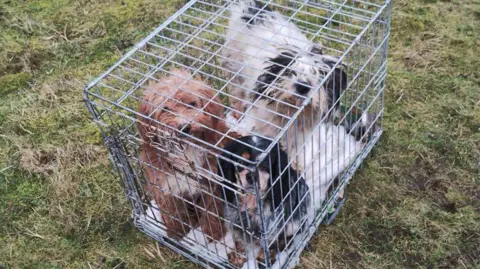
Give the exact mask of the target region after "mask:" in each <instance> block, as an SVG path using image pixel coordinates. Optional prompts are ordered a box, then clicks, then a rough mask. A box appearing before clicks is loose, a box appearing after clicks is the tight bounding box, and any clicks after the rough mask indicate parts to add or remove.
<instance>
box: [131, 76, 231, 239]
mask: <svg viewBox="0 0 480 269" xmlns="http://www.w3.org/2000/svg"><path fill="white" fill-rule="evenodd" d="M173 73H174V75H173V76H169V77H166V78H164V79H162V81H161V82H159V83H157V84H154V85H152V86H151V87H150V88H149V90H147V91H146V92H145V96H144V102H143V103H142V104H141V105H140V107H139V113H140V114H141V115H144V116H146V117H150V118H151V119H153V120H156V121H158V122H160V123H163V124H164V125H166V126H168V127H165V126H162V125H161V124H158V123H156V122H155V121H153V120H151V119H145V118H143V117H139V124H138V129H139V133H140V137H141V138H142V140H143V142H144V143H143V144H142V147H141V150H140V156H139V159H140V161H141V163H142V165H143V167H144V170H145V174H146V178H147V180H148V182H145V183H146V184H144V185H145V186H144V188H145V192H146V194H147V196H150V197H151V198H153V199H155V201H156V203H157V205H158V206H159V210H160V212H161V214H162V218H163V222H164V224H165V226H166V227H167V232H168V235H169V236H173V237H182V236H184V235H185V234H186V233H188V232H189V230H190V228H191V227H198V226H201V227H202V230H203V231H204V232H205V233H206V235H207V236H210V237H212V238H214V239H216V240H218V239H220V238H221V237H222V236H223V234H222V232H221V231H224V230H225V229H224V228H222V226H223V222H222V221H221V220H220V218H219V215H220V216H221V215H223V206H222V202H221V200H220V199H218V198H216V197H221V195H220V193H219V192H220V191H221V190H220V186H217V185H216V184H214V183H213V182H211V181H210V180H208V176H207V175H205V174H204V173H203V171H199V169H196V168H195V166H194V165H192V163H193V161H192V160H189V159H188V158H187V156H186V155H185V156H173V157H172V156H171V154H169V152H168V149H166V147H163V146H164V145H165V141H167V140H165V141H158V140H159V138H158V137H159V136H160V137H163V136H162V134H163V132H170V133H172V132H174V133H175V132H176V134H178V137H182V136H181V133H180V132H179V131H180V130H181V129H182V128H183V126H184V125H185V124H190V127H191V131H190V133H189V134H190V135H192V136H194V137H196V138H198V139H200V140H202V141H205V142H206V143H207V144H202V143H198V141H194V140H193V139H188V138H187V137H183V138H181V139H180V140H182V139H183V140H189V141H190V142H193V143H196V144H202V145H201V146H202V147H203V148H207V149H208V150H209V151H211V152H213V154H212V153H210V152H207V150H205V151H202V152H203V153H204V154H206V156H207V157H203V158H201V162H203V163H202V164H201V166H202V167H203V168H205V169H206V170H210V171H211V172H212V173H216V172H217V171H216V160H215V156H214V154H215V150H214V149H213V148H212V147H208V145H215V144H217V142H219V140H220V139H221V137H222V134H223V133H226V132H227V131H228V127H227V126H226V125H225V122H224V121H223V120H221V119H222V118H223V116H224V115H223V112H224V109H223V107H222V106H220V105H219V103H220V102H221V101H220V100H219V98H218V97H216V98H213V96H214V91H213V90H211V89H210V88H209V87H208V86H207V85H206V84H205V83H204V82H202V81H201V80H199V79H198V78H197V79H195V81H193V80H189V81H186V79H187V78H188V77H189V76H190V73H189V72H188V71H184V70H175V71H173ZM182 84H183V85H182ZM180 85H182V86H180ZM179 86H180V89H177V88H178V87H179ZM192 93H195V94H196V95H200V96H202V97H203V98H200V97H198V96H195V95H193V94H192ZM165 96H168V98H166V97H165ZM177 101H178V102H177ZM185 104H189V105H191V106H193V107H195V108H190V107H188V106H187V105H185ZM158 107H162V108H167V109H168V111H165V110H163V109H157V108H158ZM155 109H157V110H155ZM202 109H203V110H202ZM199 110H202V111H200V113H198V112H199ZM169 111H170V112H174V113H176V114H177V115H180V116H181V117H180V116H177V115H174V114H172V113H170V112H169ZM205 112H208V113H210V114H213V115H214V116H215V117H214V116H212V115H209V114H207V113H205ZM152 113H153V114H152ZM202 125H204V126H207V127H208V128H211V129H213V130H217V131H219V132H221V133H222V134H219V133H216V132H213V131H211V130H209V129H207V128H205V127H204V126H202ZM229 135H235V134H230V133H229ZM162 140H163V139H162ZM227 142H228V139H223V140H222V141H220V143H219V144H218V145H219V146H222V145H223V143H227ZM158 145H159V146H158ZM157 146H158V148H157ZM185 170H188V171H189V172H188V173H187V172H185V173H182V171H185ZM172 175H176V176H174V177H178V178H182V179H185V178H191V179H192V180H191V182H193V183H196V182H197V179H198V178H201V180H198V181H200V184H199V185H197V186H198V188H194V189H193V190H192V192H193V193H189V191H183V192H179V189H181V188H180V187H178V186H177V187H172V186H171V185H170V184H171V182H170V181H168V179H169V178H171V177H172ZM179 181H180V179H179ZM169 182H170V183H169ZM189 184H190V183H189Z"/></svg>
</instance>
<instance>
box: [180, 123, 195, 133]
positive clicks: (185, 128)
mask: <svg viewBox="0 0 480 269" xmlns="http://www.w3.org/2000/svg"><path fill="white" fill-rule="evenodd" d="M180 130H182V133H185V134H189V133H190V131H191V130H192V127H191V126H190V124H185V125H183V126H182V127H181V128H180Z"/></svg>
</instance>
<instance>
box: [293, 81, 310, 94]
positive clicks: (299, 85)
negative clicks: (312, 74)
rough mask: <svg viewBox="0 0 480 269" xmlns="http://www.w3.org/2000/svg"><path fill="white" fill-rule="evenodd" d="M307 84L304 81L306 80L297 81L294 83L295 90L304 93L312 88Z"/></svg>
mask: <svg viewBox="0 0 480 269" xmlns="http://www.w3.org/2000/svg"><path fill="white" fill-rule="evenodd" d="M307 85H308V82H306V81H299V82H298V83H295V90H296V91H297V92H298V93H299V94H303V95H306V94H307V93H308V92H309V91H310V90H311V89H312V87H310V86H307Z"/></svg>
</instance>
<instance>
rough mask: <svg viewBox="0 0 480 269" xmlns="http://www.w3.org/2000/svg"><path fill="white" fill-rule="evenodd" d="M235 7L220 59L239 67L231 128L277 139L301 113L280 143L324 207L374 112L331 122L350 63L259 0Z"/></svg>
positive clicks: (317, 204)
mask: <svg viewBox="0 0 480 269" xmlns="http://www.w3.org/2000/svg"><path fill="white" fill-rule="evenodd" d="M230 12H231V14H230V20H229V29H228V32H227V41H226V43H225V47H224V48H223V50H222V56H223V57H222V59H223V60H222V64H223V66H224V67H225V69H227V70H230V72H231V73H233V74H235V77H234V78H233V79H232V81H233V84H234V85H233V86H232V87H233V88H232V89H231V91H232V97H231V104H232V109H233V110H232V111H234V112H235V113H236V114H237V115H234V114H235V113H232V114H233V117H232V114H231V115H230V122H232V127H233V128H236V130H237V131H238V132H239V133H241V134H244V135H251V134H257V135H261V136H263V137H272V138H276V137H278V135H279V134H281V133H282V131H283V129H284V128H285V126H286V124H287V123H288V122H289V120H290V119H291V118H292V117H294V116H296V118H295V121H294V122H293V124H290V125H289V127H288V130H287V131H286V132H284V133H282V137H281V139H280V144H281V145H282V148H284V149H285V150H286V152H287V154H288V156H289V158H290V159H291V161H292V163H293V167H294V168H295V169H296V170H297V171H298V172H299V173H302V175H304V176H303V177H304V178H305V181H306V182H307V185H308V188H309V190H310V195H311V197H312V203H313V204H314V205H315V207H316V208H317V209H318V208H320V207H321V205H322V202H323V201H324V200H325V198H326V197H327V190H328V187H329V186H330V185H331V183H332V180H333V179H334V178H335V177H337V176H338V175H339V174H340V173H341V172H342V171H344V170H345V169H346V168H347V167H348V166H349V165H350V164H351V163H352V161H353V160H354V159H355V158H356V157H357V156H358V154H359V153H360V151H361V150H362V149H363V147H364V143H363V141H360V139H359V138H361V137H362V136H363V135H364V134H363V133H361V134H360V135H358V132H357V130H356V129H360V130H361V131H362V132H364V130H366V129H368V128H367V126H371V124H372V123H371V122H370V121H371V118H370V117H369V116H367V115H362V116H361V117H360V120H357V121H356V122H355V123H348V124H347V121H348V119H349V117H348V116H347V117H346V118H345V120H344V121H343V125H341V124H339V125H336V124H334V123H333V120H332V119H333V118H334V117H336V116H338V115H340V114H341V113H340V109H339V108H340V102H339V98H340V97H341V94H342V92H343V91H345V89H346V88H347V83H348V81H347V74H346V72H345V68H344V66H343V65H342V64H341V63H339V62H340V60H339V59H338V58H337V57H334V56H330V55H327V54H325V53H324V51H323V49H322V47H321V45H319V44H315V43H313V42H312V41H311V40H309V39H308V38H307V36H306V35H305V34H304V33H303V32H302V31H301V30H300V29H299V28H298V27H297V26H296V25H295V24H294V23H293V22H291V20H289V19H287V17H285V16H283V15H282V14H280V13H278V12H276V11H273V10H272V9H271V8H270V7H269V6H267V5H266V4H264V3H263V2H260V1H255V0H238V1H237V2H235V3H234V4H232V6H231V8H230ZM329 74H330V75H329ZM327 76H328V77H327ZM324 80H325V81H324ZM307 100H308V101H307ZM298 110H301V111H300V113H297V112H298ZM232 118H234V119H232Z"/></svg>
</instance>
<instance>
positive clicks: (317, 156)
mask: <svg viewBox="0 0 480 269" xmlns="http://www.w3.org/2000/svg"><path fill="white" fill-rule="evenodd" d="M362 148H363V143H362V142H360V141H356V139H355V137H353V136H351V135H348V134H347V132H346V130H345V128H344V127H343V126H335V125H333V124H321V125H320V127H319V128H318V129H317V130H315V132H314V134H313V136H312V138H311V139H310V140H308V141H307V143H306V145H305V150H302V151H300V152H299V154H298V156H297V159H296V161H297V162H296V164H297V169H299V170H300V171H304V177H305V180H306V182H307V185H308V187H309V190H310V197H311V200H312V204H313V205H314V207H315V210H317V209H319V207H320V206H321V204H322V202H323V201H324V200H325V198H326V194H327V190H328V187H329V186H330V184H331V183H332V180H333V179H334V178H335V177H336V176H338V175H339V174H340V173H341V172H342V171H344V170H345V169H346V168H347V167H348V166H349V165H350V164H351V163H352V161H353V160H355V158H356V157H357V155H358V154H359V153H360V151H361V150H362ZM312 213H313V214H315V212H312Z"/></svg>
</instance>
